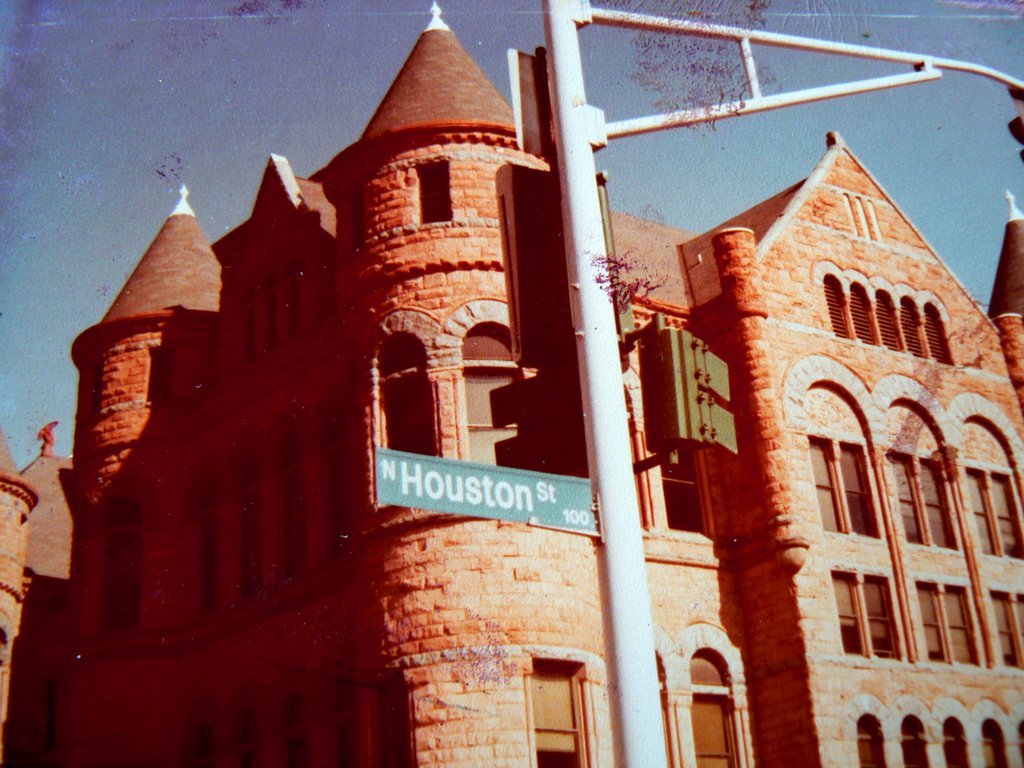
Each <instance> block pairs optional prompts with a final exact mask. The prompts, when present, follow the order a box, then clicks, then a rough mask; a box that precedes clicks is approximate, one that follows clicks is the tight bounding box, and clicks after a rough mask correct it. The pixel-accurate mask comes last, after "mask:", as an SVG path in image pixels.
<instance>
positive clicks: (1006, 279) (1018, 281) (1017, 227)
mask: <svg viewBox="0 0 1024 768" xmlns="http://www.w3.org/2000/svg"><path fill="white" fill-rule="evenodd" d="M1006 199H1007V201H1008V202H1009V204H1010V218H1009V221H1007V222H1006V232H1005V234H1004V235H1003V250H1002V253H1000V255H999V268H998V269H997V270H996V280H995V284H994V285H993V286H992V301H991V302H989V306H988V316H989V317H999V315H1024V213H1021V211H1020V209H1019V208H1018V207H1017V205H1016V202H1015V201H1014V199H1013V195H1011V194H1010V193H1009V192H1007V193H1006Z"/></svg>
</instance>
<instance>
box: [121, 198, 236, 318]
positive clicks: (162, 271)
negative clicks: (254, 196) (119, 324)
mask: <svg viewBox="0 0 1024 768" xmlns="http://www.w3.org/2000/svg"><path fill="white" fill-rule="evenodd" d="M187 196H188V190H187V189H186V188H185V187H184V186H183V187H182V196H181V201H180V202H179V203H178V205H177V207H176V208H175V209H174V210H173V211H172V212H171V215H170V216H169V217H168V218H167V221H165V222H164V225H163V227H161V228H160V231H159V232H158V233H157V236H156V237H155V238H154V239H153V242H152V243H151V244H150V246H149V248H148V249H147V250H146V253H145V255H144V256H143V257H142V259H141V260H140V261H139V264H138V266H136V267H135V271H134V272H132V274H131V276H130V277H129V278H128V282H126V283H125V285H124V288H122V289H121V293H119V294H118V296H117V298H116V299H114V303H113V304H111V305H110V309H109V310H107V314H106V315H105V316H104V318H103V322H109V321H111V320H120V319H121V318H124V317H132V316H133V315H143V314H147V313H149V312H159V311H160V310H162V309H168V308H170V307H185V308H186V309H204V310H216V309H217V308H218V306H219V300H220V264H219V262H218V261H217V257H216V256H214V254H213V249H212V248H211V247H210V241H209V240H207V239H206V235H205V234H203V230H202V229H201V228H200V226H199V222H197V221H196V217H195V214H194V213H193V212H192V208H191V207H190V206H189V204H188V202H187V200H186V197H187Z"/></svg>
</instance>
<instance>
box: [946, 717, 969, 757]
mask: <svg viewBox="0 0 1024 768" xmlns="http://www.w3.org/2000/svg"><path fill="white" fill-rule="evenodd" d="M942 753H943V754H944V755H945V757H946V768H967V739H965V738H964V727H963V726H962V725H960V721H959V720H957V719H956V718H953V717H951V718H949V719H948V720H946V722H945V723H943V724H942Z"/></svg>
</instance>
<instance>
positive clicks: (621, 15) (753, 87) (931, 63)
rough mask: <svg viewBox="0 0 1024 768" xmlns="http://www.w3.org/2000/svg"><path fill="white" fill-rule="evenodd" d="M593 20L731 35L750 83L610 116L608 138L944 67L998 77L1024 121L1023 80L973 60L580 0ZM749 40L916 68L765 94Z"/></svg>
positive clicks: (936, 73)
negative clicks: (672, 105) (706, 98)
mask: <svg viewBox="0 0 1024 768" xmlns="http://www.w3.org/2000/svg"><path fill="white" fill-rule="evenodd" d="M591 21H592V22H594V23H596V24H601V25H604V26H611V27H626V28H629V29H641V30H648V31H655V32H668V33H673V34H679V35H687V36H690V37H704V38H709V39H713V40H734V41H735V42H736V43H738V44H739V48H740V55H741V57H742V59H743V65H744V69H745V71H746V74H747V82H748V84H749V86H750V93H751V98H749V99H743V100H739V101H734V102H731V103H728V104H719V105H716V106H713V107H698V108H692V109H683V110H679V111H676V112H670V113H666V114H661V115H651V116H648V117H639V118H634V119H629V120H618V121H615V122H610V123H608V124H607V125H606V126H605V129H606V135H607V138H609V139H615V138H619V137H623V136H634V135H637V134H642V133H650V132H652V131H658V130H662V129H664V128H672V127H676V126H683V125H693V124H696V123H705V122H709V121H712V120H721V119H723V118H727V117H738V116H739V115H743V114H753V113H757V112H765V111H768V110H772V109H780V108H782V107H789V106H794V105H797V104H807V103H810V102H813V101H822V100H824V99H834V98H838V97H840V96H851V95H854V94H858V93H867V92H869V91H879V90H884V89H887V88H896V87H899V86H903V85H913V84H915V83H922V82H929V81H931V80H938V79H939V78H941V77H942V70H948V71H951V72H965V73H967V74H972V75H980V76H981V77H984V78H987V79H989V80H994V81H995V82H997V83H1000V84H1002V85H1005V86H1007V87H1008V88H1009V89H1010V96H1011V98H1012V99H1013V101H1014V104H1015V106H1016V108H1017V111H1018V114H1019V117H1018V118H1017V119H1016V120H1015V121H1014V122H1015V123H1016V124H1017V125H1018V126H1020V125H1021V123H1022V122H1024V80H1020V79H1018V78H1016V77H1012V76H1011V75H1008V74H1006V73H1005V72H1000V71H998V70H995V69H992V68H991V67H986V66H983V65H981V64H974V63H972V62H969V61H959V60H957V59H947V58H942V57H936V56H928V55H926V54H922V53H909V52H906V51H895V50H889V49H886V48H873V47H870V46H866V45H853V44H850V43H834V42H830V41H827V40H817V39H815V38H810V37H799V36H797V35H784V34H779V33H777V32H765V31H762V30H752V29H742V28H740V27H728V26H722V25H718V24H706V23H704V22H700V21H692V20H687V19H672V18H665V17H660V16H646V15H644V14H639V13H629V12H626V11H616V10H610V9H605V8H593V7H589V6H588V4H587V3H586V2H585V0H583V2H581V18H579V19H578V22H579V23H581V24H583V23H588V22H591ZM753 44H758V45H767V46H772V47H775V48H789V49H793V50H801V51H812V52H817V53H826V54H833V55H838V56H849V57H853V58H858V59H865V60H869V61H888V62H893V63H897V64H907V65H909V66H911V67H913V68H914V71H913V72H909V73H906V74H902V75H890V76H886V77H873V78H869V79H866V80H857V81H853V82H849V83H840V84H836V85H826V86H822V87H819V88H806V89H803V90H798V91H792V92H790V93H781V94H773V95H770V96H765V95H763V94H762V92H761V86H760V82H759V80H758V77H757V67H756V64H755V62H754V54H753V48H752V45H753Z"/></svg>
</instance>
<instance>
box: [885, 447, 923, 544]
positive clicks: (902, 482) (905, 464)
mask: <svg viewBox="0 0 1024 768" xmlns="http://www.w3.org/2000/svg"><path fill="white" fill-rule="evenodd" d="M889 460H890V461H891V462H892V468H893V473H894V474H895V475H896V497H897V499H898V500H899V507H900V517H901V518H902V519H903V532H904V534H905V535H906V537H907V541H909V542H910V543H911V544H924V537H923V536H922V535H921V525H920V524H919V522H918V502H917V496H916V495H915V493H914V476H913V473H912V471H911V460H910V457H906V456H892V457H890V459H889Z"/></svg>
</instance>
